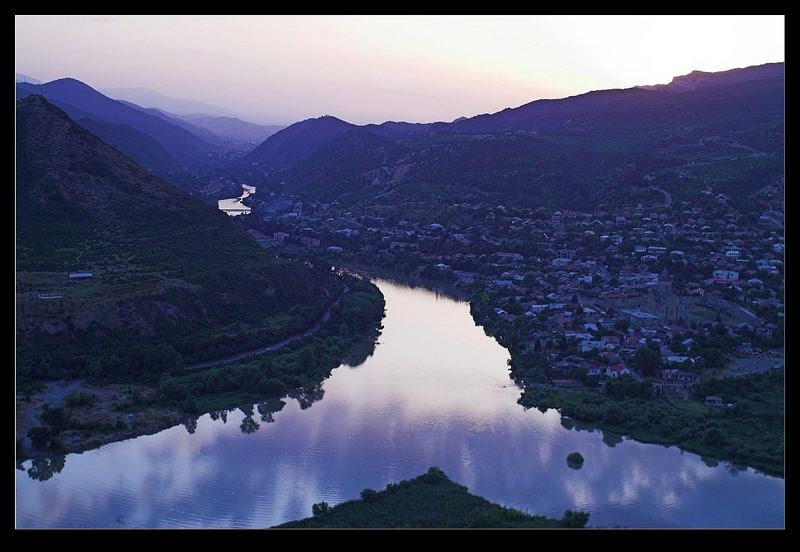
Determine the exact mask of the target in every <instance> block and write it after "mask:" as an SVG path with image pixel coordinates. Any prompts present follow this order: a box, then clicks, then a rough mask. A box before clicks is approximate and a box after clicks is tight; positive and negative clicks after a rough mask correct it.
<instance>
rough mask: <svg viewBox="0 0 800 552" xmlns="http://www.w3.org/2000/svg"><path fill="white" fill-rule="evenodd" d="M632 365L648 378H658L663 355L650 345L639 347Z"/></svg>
mask: <svg viewBox="0 0 800 552" xmlns="http://www.w3.org/2000/svg"><path fill="white" fill-rule="evenodd" d="M631 365H632V366H633V367H634V368H636V369H637V370H639V371H640V372H642V373H643V374H645V375H647V376H656V375H658V371H659V369H660V368H661V354H660V353H659V352H658V350H657V349H656V350H654V349H653V348H652V347H650V346H649V344H648V345H647V346H644V347H639V348H638V349H636V353H635V354H634V355H633V359H631Z"/></svg>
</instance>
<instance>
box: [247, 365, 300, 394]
mask: <svg viewBox="0 0 800 552" xmlns="http://www.w3.org/2000/svg"><path fill="white" fill-rule="evenodd" d="M304 367H306V368H307V366H304ZM258 391H259V393H263V394H264V395H267V396H271V397H272V396H275V397H282V396H284V395H285V394H286V393H287V392H288V389H287V388H286V384H285V383H283V382H282V381H281V380H279V379H277V378H269V379H267V378H262V379H261V381H259V382H258Z"/></svg>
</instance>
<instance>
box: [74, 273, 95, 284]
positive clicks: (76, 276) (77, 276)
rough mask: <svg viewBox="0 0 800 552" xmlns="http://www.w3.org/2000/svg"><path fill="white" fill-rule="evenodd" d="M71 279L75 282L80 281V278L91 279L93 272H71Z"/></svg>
mask: <svg viewBox="0 0 800 552" xmlns="http://www.w3.org/2000/svg"><path fill="white" fill-rule="evenodd" d="M69 279H70V280H72V281H73V282H75V281H80V280H91V279H92V273H91V272H70V273H69Z"/></svg>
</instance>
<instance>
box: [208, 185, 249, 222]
mask: <svg viewBox="0 0 800 552" xmlns="http://www.w3.org/2000/svg"><path fill="white" fill-rule="evenodd" d="M255 193H256V187H255V186H248V185H247V184H242V195H240V196H239V197H229V198H228V199H220V200H219V201H218V202H217V208H218V209H219V210H220V211H222V212H223V213H225V214H227V215H228V216H231V217H236V216H239V215H248V214H250V211H251V209H250V207H248V206H247V205H245V204H244V200H245V199H246V198H248V197H250V196H251V195H253V194H255Z"/></svg>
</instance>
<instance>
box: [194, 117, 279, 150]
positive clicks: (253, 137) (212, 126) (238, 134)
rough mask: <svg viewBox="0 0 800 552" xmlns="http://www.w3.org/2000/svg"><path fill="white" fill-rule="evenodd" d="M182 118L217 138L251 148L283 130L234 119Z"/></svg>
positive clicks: (275, 126)
mask: <svg viewBox="0 0 800 552" xmlns="http://www.w3.org/2000/svg"><path fill="white" fill-rule="evenodd" d="M184 118H185V119H187V120H188V121H189V122H191V123H192V124H194V125H195V126H198V127H201V128H204V129H206V130H209V131H211V132H213V133H214V134H215V135H217V136H221V137H223V138H227V139H229V140H232V141H236V142H239V143H243V144H246V145H253V146H257V145H259V144H261V142H263V141H264V140H266V139H267V138H269V137H270V136H272V135H273V134H275V133H276V132H279V131H280V130H282V129H283V128H284V127H282V126H278V125H257V124H255V123H248V122H247V121H243V120H241V119H238V118H236V117H212V116H208V115H185V116H184Z"/></svg>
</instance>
